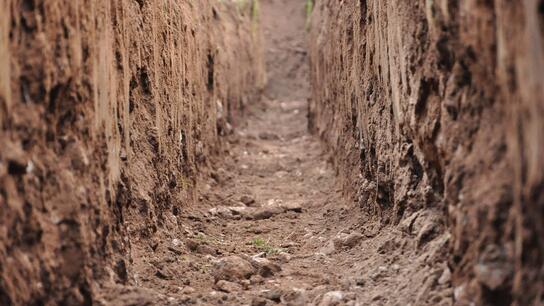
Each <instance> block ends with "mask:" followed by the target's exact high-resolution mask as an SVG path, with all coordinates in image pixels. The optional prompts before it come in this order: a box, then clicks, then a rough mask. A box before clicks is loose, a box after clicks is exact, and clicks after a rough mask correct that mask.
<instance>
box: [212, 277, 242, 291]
mask: <svg viewBox="0 0 544 306" xmlns="http://www.w3.org/2000/svg"><path fill="white" fill-rule="evenodd" d="M215 286H216V287H217V289H219V290H221V291H223V292H226V293H232V292H237V291H242V286H240V285H239V284H237V283H233V282H229V281H226V280H220V281H218V282H217V283H216V284H215Z"/></svg>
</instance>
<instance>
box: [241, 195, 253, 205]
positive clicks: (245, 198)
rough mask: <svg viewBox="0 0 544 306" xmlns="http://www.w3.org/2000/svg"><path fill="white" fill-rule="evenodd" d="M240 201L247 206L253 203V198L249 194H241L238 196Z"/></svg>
mask: <svg viewBox="0 0 544 306" xmlns="http://www.w3.org/2000/svg"><path fill="white" fill-rule="evenodd" d="M240 202H242V203H244V204H245V205H247V206H251V204H254V203H255V198H254V197H252V196H251V195H243V196H242V197H240Z"/></svg>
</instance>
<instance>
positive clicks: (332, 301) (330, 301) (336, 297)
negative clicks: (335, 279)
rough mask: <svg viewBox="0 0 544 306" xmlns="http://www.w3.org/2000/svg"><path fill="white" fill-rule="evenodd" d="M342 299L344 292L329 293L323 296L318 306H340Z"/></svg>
mask: <svg viewBox="0 0 544 306" xmlns="http://www.w3.org/2000/svg"><path fill="white" fill-rule="evenodd" d="M343 299H344V292H342V291H330V292H327V293H325V294H324V295H323V299H321V303H319V306H335V305H340V303H342V300H343Z"/></svg>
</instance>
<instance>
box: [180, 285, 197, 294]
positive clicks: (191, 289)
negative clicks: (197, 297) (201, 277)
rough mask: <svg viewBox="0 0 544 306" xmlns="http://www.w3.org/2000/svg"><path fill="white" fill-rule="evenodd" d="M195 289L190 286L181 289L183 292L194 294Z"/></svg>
mask: <svg viewBox="0 0 544 306" xmlns="http://www.w3.org/2000/svg"><path fill="white" fill-rule="evenodd" d="M195 291H196V290H195V288H193V287H189V286H186V287H183V288H182V289H181V293H182V294H192V293H195Z"/></svg>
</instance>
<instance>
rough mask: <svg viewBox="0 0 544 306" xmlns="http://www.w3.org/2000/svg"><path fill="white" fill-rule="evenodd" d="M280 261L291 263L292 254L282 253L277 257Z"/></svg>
mask: <svg viewBox="0 0 544 306" xmlns="http://www.w3.org/2000/svg"><path fill="white" fill-rule="evenodd" d="M277 257H278V259H279V260H280V261H281V262H284V263H285V262H289V261H290V260H291V254H289V253H287V252H280V253H279V254H278V255H277Z"/></svg>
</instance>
